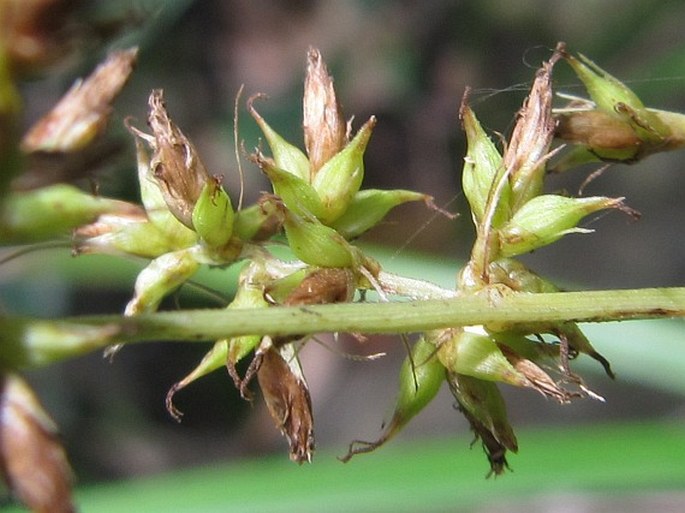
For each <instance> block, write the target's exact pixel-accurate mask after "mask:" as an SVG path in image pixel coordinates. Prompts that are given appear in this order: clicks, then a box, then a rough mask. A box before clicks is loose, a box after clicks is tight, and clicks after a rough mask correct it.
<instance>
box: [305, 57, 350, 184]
mask: <svg viewBox="0 0 685 513" xmlns="http://www.w3.org/2000/svg"><path fill="white" fill-rule="evenodd" d="M303 111H304V123H303V126H304V146H305V148H306V150H307V155H308V156H309V165H310V176H311V177H312V178H313V177H314V176H315V175H316V173H317V171H318V170H319V169H320V168H321V166H323V165H324V164H325V163H326V162H328V160H329V159H330V158H331V157H333V155H335V154H336V153H338V152H339V151H340V150H341V149H342V148H343V147H344V146H345V143H346V132H347V128H346V123H345V118H344V117H343V113H342V109H341V108H340V104H339V103H338V100H337V98H336V97H335V89H334V88H333V79H332V78H331V76H330V75H329V74H328V70H327V69H326V64H325V63H324V62H323V58H322V57H321V52H319V50H317V49H316V48H310V49H309V52H308V53H307V76H306V78H305V81H304V99H303Z"/></svg>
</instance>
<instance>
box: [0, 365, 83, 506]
mask: <svg viewBox="0 0 685 513" xmlns="http://www.w3.org/2000/svg"><path fill="white" fill-rule="evenodd" d="M0 428H1V429H0V467H1V468H2V473H3V475H4V478H5V481H6V483H7V485H8V487H9V489H10V490H11V491H12V493H13V494H15V495H16V496H17V498H18V499H19V500H21V501H22V502H23V503H24V504H25V505H26V506H28V507H29V508H31V509H32V510H33V511H34V512H36V513H72V512H74V511H75V509H74V506H73V505H72V501H71V477H72V476H71V469H70V468H69V463H68V462H67V458H66V455H65V453H64V449H63V448H62V444H61V443H60V442H59V439H58V436H57V428H56V426H55V424H54V422H53V421H52V419H50V417H49V416H48V415H47V413H46V412H45V411H44V410H43V408H42V406H41V405H40V403H39V401H38V399H37V398H36V396H35V395H34V393H33V391H32V390H31V389H30V388H29V386H28V385H27V384H26V383H25V382H24V380H23V379H21V378H20V377H19V376H17V375H14V374H6V375H4V376H2V378H1V383H0Z"/></svg>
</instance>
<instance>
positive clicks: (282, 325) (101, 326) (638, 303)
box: [0, 287, 685, 367]
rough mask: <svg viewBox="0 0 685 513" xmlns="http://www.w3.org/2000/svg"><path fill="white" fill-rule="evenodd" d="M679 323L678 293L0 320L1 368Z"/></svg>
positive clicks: (681, 302) (682, 291) (684, 309)
mask: <svg viewBox="0 0 685 513" xmlns="http://www.w3.org/2000/svg"><path fill="white" fill-rule="evenodd" d="M665 317H685V287H679V288H658V289H633V290H607V291H586V292H559V293H551V294H512V295H510V296H506V297H499V298H484V297H473V296H465V297H457V298H454V299H445V300H427V301H412V302H397V303H395V302H393V303H346V304H335V305H315V306H307V307H278V308H268V309H260V310H252V309H233V310H187V311H178V312H160V313H154V314H141V315H137V316H133V317H122V316H119V315H104V316H85V317H77V318H71V319H64V320H38V319H29V318H12V317H5V318H3V319H0V348H2V349H1V350H0V351H1V352H0V363H1V364H3V365H4V366H7V367H26V366H36V365H42V364H46V363H50V362H53V361H57V360H61V359H64V358H70V357H74V356H77V355H79V354H83V353H87V352H90V351H93V350H97V349H100V348H103V347H106V346H108V345H110V344H115V343H116V344H119V343H121V344H125V343H134V342H145V341H154V340H177V341H186V342H201V341H211V340H216V339H219V338H224V337H233V336H238V335H251V334H256V335H263V334H270V335H297V334H307V333H317V332H333V331H341V332H361V333H408V332H418V331H426V330H431V329H437V328H445V327H450V326H460V325H476V324H489V323H498V324H499V323H531V322H540V323H549V322H560V321H573V322H607V321H620V320H628V319H650V318H665Z"/></svg>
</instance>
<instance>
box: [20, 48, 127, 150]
mask: <svg viewBox="0 0 685 513" xmlns="http://www.w3.org/2000/svg"><path fill="white" fill-rule="evenodd" d="M137 54H138V49H137V48H130V49H128V50H122V51H118V52H114V53H112V54H111V55H110V56H109V57H108V58H107V59H106V60H105V62H103V63H102V64H100V65H99V66H98V67H97V68H96V69H95V71H93V73H92V74H91V75H90V76H89V77H88V78H86V79H85V80H78V81H76V83H75V84H74V85H73V86H72V87H71V89H69V91H67V93H66V94H65V95H64V96H63V97H62V99H61V100H60V101H59V102H58V103H57V105H55V107H54V108H53V109H52V110H51V111H50V112H49V113H48V114H47V115H45V116H44V117H43V118H41V119H40V120H39V121H38V122H37V123H36V124H35V125H33V127H32V128H31V129H30V130H29V132H28V133H27V134H26V135H25V136H24V138H23V140H22V142H21V147H22V150H23V151H25V152H27V153H31V152H38V151H43V152H62V153H69V152H74V151H78V150H81V149H83V148H84V147H86V146H88V145H89V144H90V143H92V142H93V141H94V140H95V138H96V137H97V136H99V135H100V134H101V133H102V132H103V130H104V129H105V127H106V126H107V121H108V119H109V116H110V113H111V111H112V102H113V101H114V98H116V96H117V95H118V94H119V92H120V91H121V89H122V88H123V87H124V85H125V84H126V81H127V80H128V77H129V76H130V75H131V72H132V71H133V66H134V64H135V62H136V56H137Z"/></svg>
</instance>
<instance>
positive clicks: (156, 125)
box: [129, 89, 210, 228]
mask: <svg viewBox="0 0 685 513" xmlns="http://www.w3.org/2000/svg"><path fill="white" fill-rule="evenodd" d="M148 105H149V107H150V113H149V115H148V124H149V125H150V128H151V129H152V135H149V134H145V133H143V132H141V131H140V130H137V129H135V128H133V127H130V128H129V129H130V130H131V131H132V132H133V133H134V134H135V135H136V136H138V137H140V138H141V139H143V140H144V141H146V142H147V143H148V145H149V146H150V148H151V149H152V158H151V159H150V169H151V171H152V175H153V176H154V178H155V179H156V181H157V183H158V185H159V188H160V190H161V191H162V195H163V196H164V201H165V202H166V204H167V207H168V208H169V210H170V211H171V213H172V214H174V216H176V218H177V219H178V220H179V221H181V222H182V223H183V224H184V225H186V226H187V227H188V228H193V220H192V216H193V209H194V208H195V204H196V203H197V200H198V198H199V197H200V195H201V194H202V191H203V189H204V188H205V185H206V184H207V183H208V182H209V181H210V176H209V173H207V170H206V169H205V166H204V164H203V163H202V160H200V156H199V155H198V153H197V150H196V149H195V146H194V145H193V143H191V142H190V140H189V139H188V138H187V137H186V136H185V135H184V134H183V132H182V131H181V129H180V128H179V127H178V126H177V125H176V123H174V122H173V121H172V120H171V117H170V116H169V113H168V112H167V109H166V105H165V103H164V92H163V91H162V90H161V89H154V90H153V91H152V92H151V93H150V97H149V99H148Z"/></svg>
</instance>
